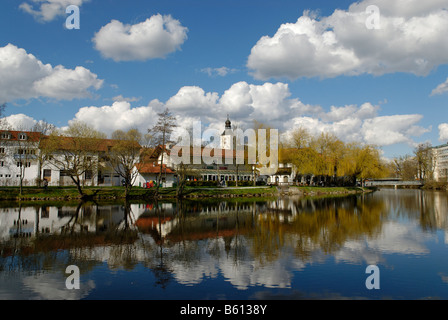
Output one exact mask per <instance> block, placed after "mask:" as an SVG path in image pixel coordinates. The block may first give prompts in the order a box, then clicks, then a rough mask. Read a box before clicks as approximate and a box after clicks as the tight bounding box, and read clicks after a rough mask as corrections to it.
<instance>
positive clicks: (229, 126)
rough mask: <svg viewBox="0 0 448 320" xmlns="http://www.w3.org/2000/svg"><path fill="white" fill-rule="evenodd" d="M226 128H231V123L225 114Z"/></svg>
mask: <svg viewBox="0 0 448 320" xmlns="http://www.w3.org/2000/svg"><path fill="white" fill-rule="evenodd" d="M226 129H232V123H231V122H230V119H229V115H228V114H227V120H226Z"/></svg>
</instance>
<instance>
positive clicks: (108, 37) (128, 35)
mask: <svg viewBox="0 0 448 320" xmlns="http://www.w3.org/2000/svg"><path fill="white" fill-rule="evenodd" d="M187 31H188V29H187V28H186V27H184V26H182V25H181V23H180V22H179V20H176V19H174V18H172V17H171V16H170V15H164V16H162V15H161V14H157V15H153V16H152V17H150V18H148V19H146V20H145V21H143V22H141V23H137V24H134V25H130V24H123V23H122V22H120V21H118V20H112V21H111V22H110V23H108V24H107V25H105V26H103V27H102V28H101V29H100V30H99V31H98V32H97V33H96V34H95V36H94V37H93V39H92V40H93V43H94V45H95V48H96V50H98V51H100V52H101V54H102V55H103V56H104V57H106V58H110V59H113V60H114V61H133V60H137V61H145V60H148V59H155V58H164V57H165V56H166V55H168V54H169V53H172V52H174V51H176V50H179V49H180V47H181V45H182V44H183V43H184V42H185V40H186V39H187Z"/></svg>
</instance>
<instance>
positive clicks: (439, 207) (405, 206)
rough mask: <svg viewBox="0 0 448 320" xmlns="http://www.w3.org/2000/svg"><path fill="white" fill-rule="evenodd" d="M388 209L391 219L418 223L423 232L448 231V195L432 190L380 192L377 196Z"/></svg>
mask: <svg viewBox="0 0 448 320" xmlns="http://www.w3.org/2000/svg"><path fill="white" fill-rule="evenodd" d="M377 196H378V197H381V198H382V199H383V201H385V202H386V203H387V205H388V206H389V207H390V210H389V211H390V212H391V218H406V219H409V220H411V221H418V223H419V224H420V226H421V228H422V229H423V230H424V231H429V232H434V231H436V230H438V229H448V216H447V212H448V210H447V209H448V194H447V193H446V192H445V191H432V190H415V189H403V190H382V191H381V192H380V193H378V195H377Z"/></svg>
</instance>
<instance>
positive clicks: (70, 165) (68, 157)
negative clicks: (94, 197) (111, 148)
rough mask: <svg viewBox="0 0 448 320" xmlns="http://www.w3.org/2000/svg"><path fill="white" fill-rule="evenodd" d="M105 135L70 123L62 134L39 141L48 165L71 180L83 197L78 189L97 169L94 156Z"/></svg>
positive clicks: (75, 123) (81, 192)
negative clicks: (44, 150) (45, 153)
mask: <svg viewBox="0 0 448 320" xmlns="http://www.w3.org/2000/svg"><path fill="white" fill-rule="evenodd" d="M105 138H106V136H105V135H104V134H103V133H101V132H98V131H96V130H95V129H93V128H92V127H90V126H88V125H87V124H85V123H82V122H74V123H72V124H70V126H69V128H68V129H67V130H66V131H65V132H63V133H62V132H58V131H55V132H53V133H52V134H50V135H49V136H48V138H46V139H45V141H43V147H44V148H46V150H47V152H48V154H51V155H52V156H51V157H49V159H48V162H49V163H50V164H52V165H53V166H55V167H56V168H58V169H59V170H60V171H61V174H64V175H66V176H68V177H70V179H71V180H72V181H73V183H74V184H75V186H76V188H77V190H78V193H79V195H80V196H81V197H84V196H85V194H84V192H83V189H82V186H83V184H84V182H85V180H86V179H88V177H90V178H91V179H92V180H93V173H94V172H96V171H97V168H98V154H99V151H100V147H101V144H102V143H104V139H105Z"/></svg>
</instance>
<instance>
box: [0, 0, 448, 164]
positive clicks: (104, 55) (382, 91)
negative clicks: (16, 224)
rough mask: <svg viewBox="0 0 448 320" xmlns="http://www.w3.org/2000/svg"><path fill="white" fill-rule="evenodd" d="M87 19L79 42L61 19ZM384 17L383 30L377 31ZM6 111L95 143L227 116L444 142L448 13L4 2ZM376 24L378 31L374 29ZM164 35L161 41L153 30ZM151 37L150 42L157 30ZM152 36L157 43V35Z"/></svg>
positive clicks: (410, 8)
mask: <svg viewBox="0 0 448 320" xmlns="http://www.w3.org/2000/svg"><path fill="white" fill-rule="evenodd" d="M70 4H74V5H77V6H78V7H79V9H80V29H78V30H75V29H73V30H69V29H67V28H66V27H65V23H66V18H67V17H68V16H70V14H66V13H65V8H66V7H67V6H68V5H70ZM371 5H373V6H375V7H376V8H378V10H379V11H378V13H379V16H378V17H379V20H378V21H379V29H368V28H367V26H366V24H365V21H366V19H369V18H371V17H372V15H371V14H370V13H368V12H366V8H367V7H368V6H371ZM0 8H1V10H0V30H2V31H1V32H0V76H1V79H0V103H3V102H6V103H7V105H8V107H7V109H6V112H5V113H6V116H7V117H8V120H9V122H10V123H11V125H13V126H26V125H30V124H32V123H34V122H35V121H39V120H43V119H44V120H46V121H48V122H50V123H53V124H55V125H56V126H58V127H64V126H67V125H68V124H69V123H70V121H74V120H82V121H85V122H87V123H89V124H91V125H92V126H94V127H95V128H97V129H98V130H101V131H104V132H106V133H110V132H112V131H113V130H115V129H128V128H131V127H138V128H139V129H141V130H142V131H144V130H145V129H146V128H148V127H150V126H151V125H152V124H153V123H154V120H155V115H156V113H157V112H159V111H161V110H162V109H163V108H164V107H169V108H170V110H171V111H172V112H173V113H174V114H175V115H177V116H178V117H179V123H181V124H182V125H184V126H188V125H191V123H192V121H201V122H202V123H203V124H204V126H206V127H207V126H209V127H210V128H218V129H221V128H222V126H223V123H224V121H225V118H226V116H227V114H230V117H231V119H232V121H233V123H236V124H239V125H240V126H242V127H250V126H251V121H252V120H253V119H255V120H258V121H260V122H263V123H266V124H269V125H271V126H272V127H274V128H278V129H279V130H280V131H281V132H284V133H285V134H288V132H291V130H293V129H294V128H296V127H298V126H305V127H307V128H308V129H310V130H311V131H312V132H313V133H319V132H321V131H330V132H333V133H335V134H336V135H338V136H339V137H340V138H341V139H343V140H345V141H353V140H356V141H361V142H365V143H375V144H378V145H379V146H380V147H381V148H382V150H383V151H384V155H385V156H386V157H394V156H399V155H402V154H406V153H411V152H412V150H413V148H414V146H415V145H416V144H417V143H420V142H430V143H432V144H433V145H438V144H441V143H446V141H448V124H447V123H448V118H447V114H448V113H447V111H446V102H447V98H448V82H447V77H448V41H446V34H448V19H447V18H448V12H447V8H448V1H446V0H445V1H442V0H430V1H425V3H424V4H421V3H419V2H417V1H415V0H395V1H385V0H377V1H375V0H364V1H360V2H358V3H354V2H353V1H292V0H280V1H273V0H269V1H268V0H257V1H252V0H243V1H215V0H207V1H205V0H204V1H199V0H197V1H190V0H180V1H171V0H169V1H143V0H130V1H118V0H101V1H100V0H90V1H86V0H71V1H70V0H2V2H1V4H0ZM375 22H376V21H375ZM157 27H158V29H157ZM151 28H153V29H151ZM154 28H156V29H154Z"/></svg>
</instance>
